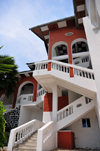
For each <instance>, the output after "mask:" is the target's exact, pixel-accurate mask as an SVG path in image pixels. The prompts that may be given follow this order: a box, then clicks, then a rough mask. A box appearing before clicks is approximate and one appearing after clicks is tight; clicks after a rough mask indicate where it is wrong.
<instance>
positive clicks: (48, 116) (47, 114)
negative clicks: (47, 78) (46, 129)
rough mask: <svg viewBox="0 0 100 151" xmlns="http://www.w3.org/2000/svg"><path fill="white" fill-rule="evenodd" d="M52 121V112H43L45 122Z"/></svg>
mask: <svg viewBox="0 0 100 151" xmlns="http://www.w3.org/2000/svg"><path fill="white" fill-rule="evenodd" d="M50 121H52V112H43V122H44V123H48V122H50Z"/></svg>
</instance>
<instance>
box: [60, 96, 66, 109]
mask: <svg viewBox="0 0 100 151" xmlns="http://www.w3.org/2000/svg"><path fill="white" fill-rule="evenodd" d="M67 105H68V96H60V97H58V110H61V109H62V108H64V107H65V106H67Z"/></svg>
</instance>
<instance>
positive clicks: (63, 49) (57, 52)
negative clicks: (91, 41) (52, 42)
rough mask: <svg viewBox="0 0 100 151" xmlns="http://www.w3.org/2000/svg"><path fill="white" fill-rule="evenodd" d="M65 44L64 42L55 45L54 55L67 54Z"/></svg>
mask: <svg viewBox="0 0 100 151" xmlns="http://www.w3.org/2000/svg"><path fill="white" fill-rule="evenodd" d="M67 53H68V52H67V46H66V45H64V44H61V45H58V46H56V47H55V56H62V55H67Z"/></svg>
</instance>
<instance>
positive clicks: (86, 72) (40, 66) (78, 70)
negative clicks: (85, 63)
mask: <svg viewBox="0 0 100 151" xmlns="http://www.w3.org/2000/svg"><path fill="white" fill-rule="evenodd" d="M48 64H49V65H50V64H51V70H52V69H54V70H58V71H61V72H65V73H69V72H70V68H71V69H73V71H74V75H77V76H81V77H84V78H88V79H92V80H94V79H95V78H94V73H93V70H91V69H87V68H84V67H79V66H77V65H72V64H68V63H62V62H59V61H54V60H47V61H42V62H37V63H35V71H39V70H48ZM49 71H50V70H49Z"/></svg>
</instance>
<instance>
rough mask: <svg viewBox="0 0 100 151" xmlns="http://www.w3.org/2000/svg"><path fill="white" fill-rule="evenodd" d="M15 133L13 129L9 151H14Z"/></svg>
mask: <svg viewBox="0 0 100 151" xmlns="http://www.w3.org/2000/svg"><path fill="white" fill-rule="evenodd" d="M14 139H15V131H14V130H13V129H12V130H11V131H10V137H9V142H8V151H12V149H13V146H14V142H15V140H14Z"/></svg>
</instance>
